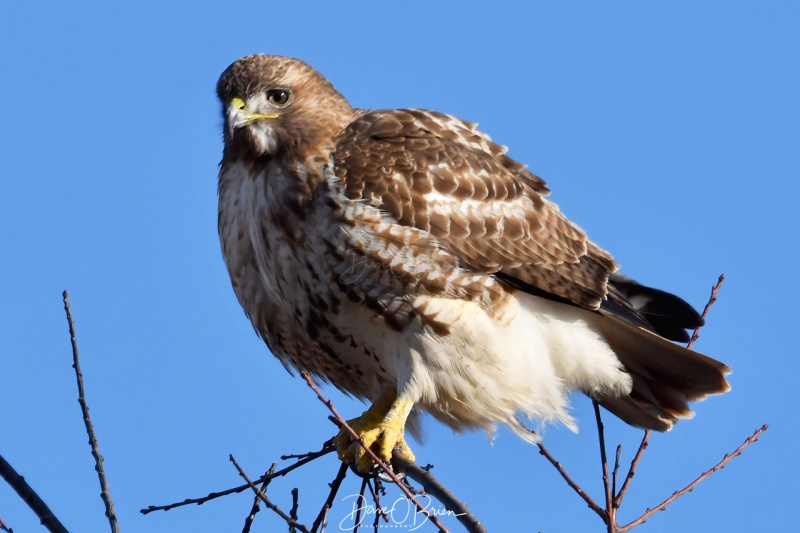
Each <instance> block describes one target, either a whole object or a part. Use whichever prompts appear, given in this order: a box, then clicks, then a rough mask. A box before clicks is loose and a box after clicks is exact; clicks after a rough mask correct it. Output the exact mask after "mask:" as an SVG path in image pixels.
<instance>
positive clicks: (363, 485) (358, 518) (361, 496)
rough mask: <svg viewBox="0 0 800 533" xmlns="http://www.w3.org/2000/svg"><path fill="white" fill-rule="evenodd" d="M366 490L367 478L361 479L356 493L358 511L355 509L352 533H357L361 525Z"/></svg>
mask: <svg viewBox="0 0 800 533" xmlns="http://www.w3.org/2000/svg"><path fill="white" fill-rule="evenodd" d="M366 490H367V478H362V479H361V490H360V491H359V493H358V509H356V520H355V523H354V527H353V533H358V526H360V525H361V510H362V509H363V508H364V492H365V491H366Z"/></svg>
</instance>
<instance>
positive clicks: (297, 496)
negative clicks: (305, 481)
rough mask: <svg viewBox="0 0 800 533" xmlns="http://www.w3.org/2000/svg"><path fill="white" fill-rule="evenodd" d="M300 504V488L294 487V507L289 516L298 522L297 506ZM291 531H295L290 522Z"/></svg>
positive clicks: (292, 532)
mask: <svg viewBox="0 0 800 533" xmlns="http://www.w3.org/2000/svg"><path fill="white" fill-rule="evenodd" d="M262 492H263V491H262ZM299 506H300V490H299V489H298V488H297V487H295V488H293V489H292V508H291V509H289V518H291V519H292V520H294V521H295V522H297V508H298V507H299ZM289 533H294V526H293V525H291V524H289Z"/></svg>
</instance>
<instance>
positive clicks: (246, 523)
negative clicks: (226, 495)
mask: <svg viewBox="0 0 800 533" xmlns="http://www.w3.org/2000/svg"><path fill="white" fill-rule="evenodd" d="M276 466H278V463H272V466H271V467H269V470H267V473H266V474H264V477H266V476H269V475H270V474H272V473H273V472H275V467H276ZM270 481H272V478H269V479H267V480H266V481H264V483H262V484H261V492H264V491H266V490H267V486H269V482H270ZM260 501H261V500H260V499H259V498H258V495H256V496H255V498H254V499H253V506H252V507H251V508H250V514H249V515H247V518H245V520H244V528H243V529H242V533H250V528H251V527H252V525H253V521H254V520H255V519H256V514H258V512H259V511H260V510H261V506H260V505H259V502H260Z"/></svg>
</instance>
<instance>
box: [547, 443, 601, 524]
mask: <svg viewBox="0 0 800 533" xmlns="http://www.w3.org/2000/svg"><path fill="white" fill-rule="evenodd" d="M536 445H537V446H538V447H539V453H540V454H542V455H544V456H545V458H546V459H547V460H548V461H550V464H551V465H553V466H554V467H555V468H556V470H558V473H559V474H561V477H562V478H564V481H566V482H567V485H569V486H570V487H571V488H572V490H574V491H575V492H576V493H577V494H578V496H580V497H581V498H583V501H585V502H586V505H588V506H589V509H591V510H592V511H594V512H595V513H596V514H597V516H599V517H600V518H603V519H604V516H605V511H603V509H601V508H600V506H599V505H597V503H596V502H595V501H594V500H593V499H592V497H591V496H589V495H588V494H586V491H585V490H583V489H582V488H581V486H580V485H578V484H577V483H575V481H573V479H572V478H571V477H569V474H567V471H566V470H565V469H564V467H563V466H562V465H561V463H559V462H558V461H556V459H555V457H553V456H552V455H551V454H550V452H549V451H548V450H547V448H545V447H544V444H542V443H541V442H537V443H536ZM604 520H605V519H604Z"/></svg>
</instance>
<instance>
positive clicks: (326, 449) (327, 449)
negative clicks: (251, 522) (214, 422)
mask: <svg viewBox="0 0 800 533" xmlns="http://www.w3.org/2000/svg"><path fill="white" fill-rule="evenodd" d="M329 442H330V441H329ZM329 442H327V443H325V445H324V446H323V448H322V449H321V450H320V451H318V452H309V453H307V454H301V455H293V456H284V457H302V459H300V460H298V461H297V462H295V463H292V464H290V465H289V466H287V467H286V468H282V469H280V470H277V471H275V472H271V473H270V472H267V473H266V474H264V475H263V476H261V477H260V478H259V479H257V480H256V481H255V483H263V482H265V481H268V480H270V479H275V478H276V477H281V476H285V475H286V474H288V473H289V472H291V471H293V470H295V469H297V468H300V467H301V466H303V465H305V464H308V463H310V462H311V461H314V460H316V459H319V458H320V457H322V456H324V455H327V454H329V453H331V452H332V451H333V450H334V447H333V445H331V444H330V443H329ZM248 488H250V485H248V484H244V485H239V486H238V487H233V488H230V489H226V490H222V491H219V492H211V493H209V494H207V495H206V496H202V497H200V498H187V499H185V500H183V501H182V502H175V503H170V504H167V505H151V506H149V507H148V508H147V509H140V510H139V512H140V513H142V514H149V513H152V512H153V511H169V510H170V509H175V508H176V507H183V506H185V505H194V504H197V505H202V504H204V503H206V502H208V501H211V500H215V499H217V498H221V497H223V496H227V495H228V494H237V493H239V492H244V491H245V490H247V489H248Z"/></svg>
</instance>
